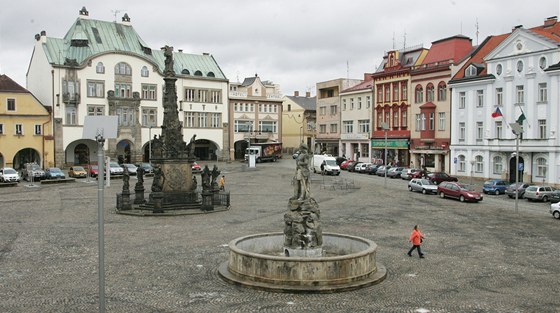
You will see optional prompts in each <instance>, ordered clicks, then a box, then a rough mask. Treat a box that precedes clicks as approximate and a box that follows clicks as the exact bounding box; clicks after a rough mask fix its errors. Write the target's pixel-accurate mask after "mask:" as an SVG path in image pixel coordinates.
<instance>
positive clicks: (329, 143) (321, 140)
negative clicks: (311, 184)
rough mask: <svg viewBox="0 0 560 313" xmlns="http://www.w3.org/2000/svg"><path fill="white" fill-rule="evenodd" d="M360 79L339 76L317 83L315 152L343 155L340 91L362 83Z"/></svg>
mask: <svg viewBox="0 0 560 313" xmlns="http://www.w3.org/2000/svg"><path fill="white" fill-rule="evenodd" d="M361 82H362V80H359V79H344V78H338V79H333V80H329V81H324V82H320V83H317V87H316V88H317V89H316V90H317V129H316V131H317V141H316V142H315V146H314V147H313V152H314V153H327V154H331V155H334V156H337V155H342V151H341V149H340V145H339V144H340V91H342V90H344V89H348V88H350V87H352V86H355V85H357V84H360V83H361Z"/></svg>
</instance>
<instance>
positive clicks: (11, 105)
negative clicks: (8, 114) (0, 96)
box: [6, 98, 16, 111]
mask: <svg viewBox="0 0 560 313" xmlns="http://www.w3.org/2000/svg"><path fill="white" fill-rule="evenodd" d="M6 109H7V110H8V111H15V110H16V99H11V98H8V99H7V100H6Z"/></svg>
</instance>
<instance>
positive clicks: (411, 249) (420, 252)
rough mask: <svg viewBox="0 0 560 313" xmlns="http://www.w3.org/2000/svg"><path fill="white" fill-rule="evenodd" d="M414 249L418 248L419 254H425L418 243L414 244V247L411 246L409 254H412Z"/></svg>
mask: <svg viewBox="0 0 560 313" xmlns="http://www.w3.org/2000/svg"><path fill="white" fill-rule="evenodd" d="M414 249H417V250H418V255H419V256H423V255H424V253H422V250H421V249H420V245H417V246H416V245H414V246H412V248H410V250H408V255H412V251H414Z"/></svg>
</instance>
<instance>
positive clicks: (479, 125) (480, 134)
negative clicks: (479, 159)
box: [476, 122, 484, 141]
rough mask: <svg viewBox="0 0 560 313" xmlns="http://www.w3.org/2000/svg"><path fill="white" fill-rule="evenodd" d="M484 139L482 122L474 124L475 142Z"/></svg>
mask: <svg viewBox="0 0 560 313" xmlns="http://www.w3.org/2000/svg"><path fill="white" fill-rule="evenodd" d="M483 138H484V126H483V124H482V122H476V141H481V140H482V139H483Z"/></svg>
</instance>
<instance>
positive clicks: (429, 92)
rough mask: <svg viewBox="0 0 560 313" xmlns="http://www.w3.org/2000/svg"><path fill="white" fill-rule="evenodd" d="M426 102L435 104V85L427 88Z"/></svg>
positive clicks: (429, 85)
mask: <svg viewBox="0 0 560 313" xmlns="http://www.w3.org/2000/svg"><path fill="white" fill-rule="evenodd" d="M426 101H428V102H434V85H432V84H428V86H426Z"/></svg>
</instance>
